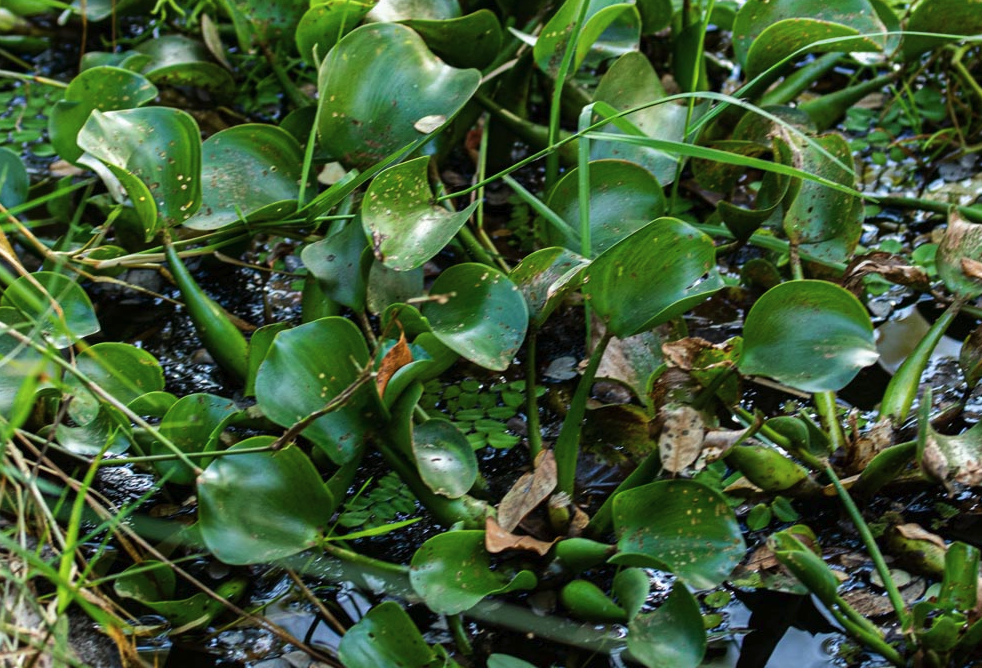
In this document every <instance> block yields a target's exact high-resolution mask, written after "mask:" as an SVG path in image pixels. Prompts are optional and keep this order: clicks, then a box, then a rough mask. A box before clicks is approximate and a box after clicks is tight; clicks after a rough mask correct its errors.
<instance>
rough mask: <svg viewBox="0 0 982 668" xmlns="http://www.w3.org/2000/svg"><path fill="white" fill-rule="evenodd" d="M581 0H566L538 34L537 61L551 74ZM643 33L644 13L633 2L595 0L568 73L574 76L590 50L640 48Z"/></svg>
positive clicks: (613, 52)
mask: <svg viewBox="0 0 982 668" xmlns="http://www.w3.org/2000/svg"><path fill="white" fill-rule="evenodd" d="M580 4H581V3H580V0H566V2H565V3H563V6H562V7H560V8H559V9H558V10H557V11H556V13H555V14H553V15H552V18H551V19H549V22H548V23H546V25H545V27H544V28H542V32H541V33H540V34H539V38H538V39H537V40H536V42H535V47H534V49H533V54H534V57H535V62H536V64H537V65H538V66H539V68H540V69H542V71H543V72H546V73H547V74H549V75H550V76H551V77H553V78H555V77H556V76H558V74H559V66H560V63H561V62H562V59H563V55H564V54H565V53H566V49H567V45H568V44H569V40H570V37H571V36H572V34H573V28H574V27H575V25H576V19H577V16H578V14H579V11H580ZM640 37H641V16H640V15H639V14H638V10H637V9H636V8H635V7H634V6H633V4H628V3H626V2H622V1H621V0H592V1H591V2H590V3H589V6H588V7H587V10H586V14H585V16H584V20H583V23H582V24H581V25H580V26H579V32H578V34H577V39H576V53H575V55H574V58H573V62H572V64H571V65H570V68H569V71H568V72H567V74H566V76H567V77H571V76H573V74H575V73H576V71H577V70H578V69H579V68H580V65H581V64H583V62H584V60H586V59H587V56H588V54H589V53H590V52H591V50H595V51H596V53H597V57H598V58H610V57H613V56H619V55H621V54H623V53H625V52H627V51H631V50H637V48H638V40H639V39H640Z"/></svg>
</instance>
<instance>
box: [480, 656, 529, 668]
mask: <svg viewBox="0 0 982 668" xmlns="http://www.w3.org/2000/svg"><path fill="white" fill-rule="evenodd" d="M488 668H535V666H533V665H532V664H531V663H529V662H528V661H523V660H522V659H516V658H515V657H513V656H509V655H507V654H492V655H490V656H489V657H488Z"/></svg>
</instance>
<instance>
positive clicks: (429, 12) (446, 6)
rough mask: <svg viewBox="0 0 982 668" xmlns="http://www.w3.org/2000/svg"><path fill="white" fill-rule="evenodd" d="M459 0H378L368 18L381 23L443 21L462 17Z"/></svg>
mask: <svg viewBox="0 0 982 668" xmlns="http://www.w3.org/2000/svg"><path fill="white" fill-rule="evenodd" d="M460 13H461V11H460V3H459V2H458V0H378V2H377V3H376V4H375V7H373V8H372V11H371V13H370V14H369V16H368V18H369V19H370V20H372V21H375V22H378V23H381V22H389V23H394V22H396V21H405V20H407V19H426V20H429V21H443V20H447V19H455V18H457V17H459V16H460Z"/></svg>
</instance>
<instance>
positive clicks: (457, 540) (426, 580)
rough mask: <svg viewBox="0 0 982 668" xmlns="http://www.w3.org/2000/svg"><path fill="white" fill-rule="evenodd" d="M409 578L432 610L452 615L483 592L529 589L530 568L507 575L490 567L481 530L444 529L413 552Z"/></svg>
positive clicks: (471, 604) (472, 603)
mask: <svg viewBox="0 0 982 668" xmlns="http://www.w3.org/2000/svg"><path fill="white" fill-rule="evenodd" d="M409 580H410V582H411V583H412V585H413V589H414V590H415V591H416V593H417V594H419V595H420V596H422V597H423V599H424V600H425V601H426V605H427V606H429V608H430V609H431V610H433V612H436V613H440V614H446V615H453V614H457V613H458V612H464V611H465V610H469V609H470V608H472V607H474V606H475V605H477V603H478V602H479V601H480V600H481V599H483V598H484V597H485V596H490V595H492V594H504V593H506V592H509V591H515V590H520V589H531V588H533V587H534V586H535V585H536V578H535V576H534V575H533V574H532V572H531V571H519V572H518V573H516V574H514V576H509V575H507V574H506V573H505V572H503V571H500V570H491V560H490V557H489V556H488V553H487V550H485V549H484V532H483V531H448V532H446V533H441V534H438V535H436V536H433V537H432V538H430V539H429V540H428V541H426V542H425V543H423V545H421V546H420V548H419V549H418V550H416V554H414V555H413V560H412V567H411V570H410V572H409Z"/></svg>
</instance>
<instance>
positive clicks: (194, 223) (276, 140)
mask: <svg viewBox="0 0 982 668" xmlns="http://www.w3.org/2000/svg"><path fill="white" fill-rule="evenodd" d="M302 180H303V150H302V149H301V148H300V144H298V143H297V140H296V139H294V138H293V135H291V134H290V133H289V132H287V131H286V130H283V129H281V128H278V127H276V126H275V125H265V124H259V123H245V124H243V125H236V126H234V127H231V128H228V129H226V130H222V131H221V132H217V133H215V134H213V135H212V136H211V137H209V138H208V139H206V140H205V142H204V144H202V146H201V182H202V183H203V184H204V192H203V193H202V198H201V206H200V207H199V208H198V211H197V212H196V213H195V214H194V215H193V216H191V217H190V218H188V219H187V220H186V221H185V222H184V225H185V227H188V228H190V229H192V230H199V231H205V230H215V229H219V228H221V227H225V226H226V225H231V224H233V223H235V222H238V221H243V222H246V221H247V222H260V221H264V220H275V219H277V218H282V217H283V216H284V215H286V214H287V213H291V212H293V211H296V209H297V205H298V204H297V198H298V197H299V194H300V182H301V181H302Z"/></svg>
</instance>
